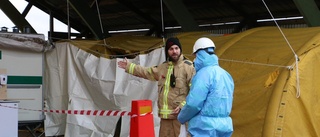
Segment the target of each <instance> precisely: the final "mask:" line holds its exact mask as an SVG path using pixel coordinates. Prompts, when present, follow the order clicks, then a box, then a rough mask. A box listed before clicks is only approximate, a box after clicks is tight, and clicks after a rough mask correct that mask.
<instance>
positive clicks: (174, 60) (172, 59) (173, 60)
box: [169, 54, 181, 62]
mask: <svg viewBox="0 0 320 137" xmlns="http://www.w3.org/2000/svg"><path fill="white" fill-rule="evenodd" d="M180 56H181V54H180V55H179V56H178V58H176V59H174V58H172V57H171V56H169V61H172V62H177V61H178V60H179V58H180Z"/></svg>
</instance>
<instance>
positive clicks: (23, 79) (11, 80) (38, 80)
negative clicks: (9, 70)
mask: <svg viewBox="0 0 320 137" xmlns="http://www.w3.org/2000/svg"><path fill="white" fill-rule="evenodd" d="M7 83H8V84H42V76H8V82H7Z"/></svg>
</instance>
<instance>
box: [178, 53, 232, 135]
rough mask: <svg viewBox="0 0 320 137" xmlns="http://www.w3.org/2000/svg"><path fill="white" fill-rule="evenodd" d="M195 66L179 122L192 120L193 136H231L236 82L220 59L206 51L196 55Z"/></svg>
mask: <svg viewBox="0 0 320 137" xmlns="http://www.w3.org/2000/svg"><path fill="white" fill-rule="evenodd" d="M212 50H213V48H212ZM194 65H195V70H196V74H195V76H194V77H193V79H192V83H191V84H192V85H191V88H190V92H189V94H188V96H187V98H186V105H185V106H184V107H183V108H182V109H181V111H180V113H179V115H178V120H179V121H180V123H182V124H184V123H186V122H187V121H189V122H188V131H189V133H190V134H191V136H193V137H230V136H231V135H232V132H233V124H232V119H231V117H230V116H229V115H230V113H231V109H232V101H233V92H234V82H233V79H232V77H231V75H230V74H229V73H228V72H227V71H225V70H224V69H223V68H221V67H220V66H219V63H218V57H217V56H216V55H215V54H211V55H210V54H208V53H207V52H206V51H205V50H199V51H198V52H196V59H195V61H194Z"/></svg>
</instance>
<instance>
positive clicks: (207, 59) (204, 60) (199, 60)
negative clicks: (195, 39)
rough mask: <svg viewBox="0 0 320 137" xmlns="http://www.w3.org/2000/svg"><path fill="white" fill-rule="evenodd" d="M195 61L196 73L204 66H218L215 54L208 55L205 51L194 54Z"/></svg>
mask: <svg viewBox="0 0 320 137" xmlns="http://www.w3.org/2000/svg"><path fill="white" fill-rule="evenodd" d="M196 56H197V57H196V59H195V60H194V67H195V69H196V71H199V70H200V69H201V68H203V67H206V66H215V65H219V62H218V57H217V55H216V54H212V55H210V54H208V53H207V52H206V51H205V50H199V51H198V52H197V53H196Z"/></svg>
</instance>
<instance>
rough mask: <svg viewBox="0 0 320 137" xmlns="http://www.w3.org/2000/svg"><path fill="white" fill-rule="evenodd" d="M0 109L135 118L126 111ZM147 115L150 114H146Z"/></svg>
mask: <svg viewBox="0 0 320 137" xmlns="http://www.w3.org/2000/svg"><path fill="white" fill-rule="evenodd" d="M0 107H6V108H13V109H20V110H28V111H39V112H46V113H48V112H50V113H59V114H72V115H89V116H132V117H136V116H137V115H132V114H131V112H127V111H117V110H34V109H25V108H19V107H11V106H5V105H1V104H0ZM147 114H152V112H151V113H147ZM147 114H141V115H140V116H144V115H147Z"/></svg>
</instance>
